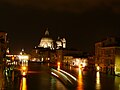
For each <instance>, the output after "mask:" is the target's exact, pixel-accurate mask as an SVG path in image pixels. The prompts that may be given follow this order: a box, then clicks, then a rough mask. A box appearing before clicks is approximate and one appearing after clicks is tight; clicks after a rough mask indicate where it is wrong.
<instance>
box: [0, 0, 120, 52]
mask: <svg viewBox="0 0 120 90" xmlns="http://www.w3.org/2000/svg"><path fill="white" fill-rule="evenodd" d="M119 4H120V2H119V1H117V0H114V1H113V2H110V0H97V1H96V0H70V1H65V0H57V1H56V0H51V1H47V0H40V1H38V0H31V1H29V0H25V1H21V0H7V1H5V0H1V1H0V30H2V31H6V32H7V33H8V37H9V39H10V48H11V51H12V53H19V51H20V50H21V49H22V48H24V49H25V51H27V52H29V51H30V50H31V49H32V48H33V47H34V46H36V45H38V44H39V42H40V39H41V38H42V36H43V35H44V32H45V30H46V28H48V30H49V33H50V36H51V37H53V38H57V37H58V36H59V37H65V38H66V40H67V47H73V48H76V49H79V50H82V51H94V44H95V42H97V41H100V40H102V39H105V38H106V37H108V36H115V37H118V36H120V5H119Z"/></svg>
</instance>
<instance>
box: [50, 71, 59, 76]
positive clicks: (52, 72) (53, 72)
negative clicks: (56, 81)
mask: <svg viewBox="0 0 120 90" xmlns="http://www.w3.org/2000/svg"><path fill="white" fill-rule="evenodd" d="M51 74H52V75H54V76H56V77H59V76H58V75H57V74H55V73H54V72H51Z"/></svg>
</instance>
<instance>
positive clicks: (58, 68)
mask: <svg viewBox="0 0 120 90" xmlns="http://www.w3.org/2000/svg"><path fill="white" fill-rule="evenodd" d="M57 70H58V71H59V70H60V62H58V63H57Z"/></svg>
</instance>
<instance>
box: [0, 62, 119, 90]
mask: <svg viewBox="0 0 120 90" xmlns="http://www.w3.org/2000/svg"><path fill="white" fill-rule="evenodd" d="M64 70H66V71H68V72H70V73H71V74H72V75H74V76H75V77H76V78H77V80H78V85H77V87H75V88H74V89H73V88H72V89H70V88H68V87H66V86H65V85H64V84H63V83H62V82H61V81H59V80H58V79H57V78H56V77H54V76H52V75H51V74H50V67H49V66H48V65H44V64H40V63H30V64H29V65H28V72H27V76H16V74H15V72H12V74H11V77H7V76H6V78H5V79H4V81H3V78H0V81H1V80H2V81H3V82H4V85H3V86H4V89H3V90H120V77H118V76H112V75H106V74H103V73H100V72H94V71H89V70H88V71H82V70H81V69H79V68H74V67H64ZM1 83H2V82H1ZM0 86H1V85H0ZM1 90H2V89H1Z"/></svg>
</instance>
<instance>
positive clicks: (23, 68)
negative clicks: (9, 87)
mask: <svg viewBox="0 0 120 90" xmlns="http://www.w3.org/2000/svg"><path fill="white" fill-rule="evenodd" d="M21 74H22V76H26V75H27V67H26V66H22V67H21Z"/></svg>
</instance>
